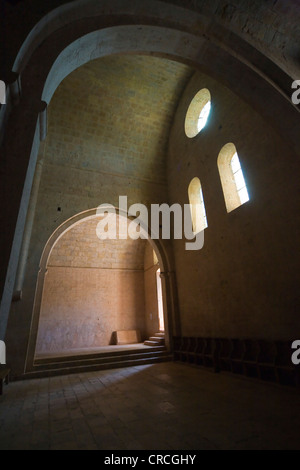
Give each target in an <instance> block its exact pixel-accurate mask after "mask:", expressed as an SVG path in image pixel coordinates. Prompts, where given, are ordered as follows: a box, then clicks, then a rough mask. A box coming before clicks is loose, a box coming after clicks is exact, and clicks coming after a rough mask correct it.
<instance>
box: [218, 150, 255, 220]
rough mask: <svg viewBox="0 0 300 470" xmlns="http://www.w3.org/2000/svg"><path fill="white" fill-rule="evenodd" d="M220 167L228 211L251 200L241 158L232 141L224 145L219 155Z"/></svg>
mask: <svg viewBox="0 0 300 470" xmlns="http://www.w3.org/2000/svg"><path fill="white" fill-rule="evenodd" d="M218 169H219V174H220V179H221V184H222V188H223V193H224V198H225V204H226V209H227V212H231V211H233V210H234V209H236V208H237V207H239V206H241V205H242V204H244V203H245V202H247V201H249V194H248V190H247V186H246V183H245V179H244V175H243V171H242V168H241V164H240V160H239V157H238V154H237V151H236V148H235V145H234V144H232V143H229V144H226V145H224V147H223V148H222V149H221V151H220V153H219V156H218Z"/></svg>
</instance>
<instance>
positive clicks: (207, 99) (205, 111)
mask: <svg viewBox="0 0 300 470" xmlns="http://www.w3.org/2000/svg"><path fill="white" fill-rule="evenodd" d="M210 108H211V96H210V92H209V90H208V89H207V88H202V90H200V91H198V93H197V94H196V95H195V96H194V98H193V99H192V101H191V102H190V105H189V107H188V110H187V113H186V117H185V123H184V129H185V134H186V136H187V137H190V138H192V137H195V136H196V135H197V134H199V132H200V131H201V130H202V129H203V128H204V127H205V125H206V122H207V119H208V116H209V113H210Z"/></svg>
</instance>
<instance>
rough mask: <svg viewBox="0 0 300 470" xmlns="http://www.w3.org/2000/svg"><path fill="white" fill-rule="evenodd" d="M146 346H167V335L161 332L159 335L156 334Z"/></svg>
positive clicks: (147, 341) (146, 342)
mask: <svg viewBox="0 0 300 470" xmlns="http://www.w3.org/2000/svg"><path fill="white" fill-rule="evenodd" d="M144 344H145V345H146V346H154V347H155V346H164V345H165V333H164V332H163V331H160V332H159V333H155V335H154V336H151V337H150V338H149V339H147V340H146V341H145V342H144Z"/></svg>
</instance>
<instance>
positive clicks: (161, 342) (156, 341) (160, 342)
mask: <svg viewBox="0 0 300 470" xmlns="http://www.w3.org/2000/svg"><path fill="white" fill-rule="evenodd" d="M149 341H154V342H155V343H158V344H164V342H165V338H161V337H159V336H151V337H150V338H149ZM144 344H145V343H144Z"/></svg>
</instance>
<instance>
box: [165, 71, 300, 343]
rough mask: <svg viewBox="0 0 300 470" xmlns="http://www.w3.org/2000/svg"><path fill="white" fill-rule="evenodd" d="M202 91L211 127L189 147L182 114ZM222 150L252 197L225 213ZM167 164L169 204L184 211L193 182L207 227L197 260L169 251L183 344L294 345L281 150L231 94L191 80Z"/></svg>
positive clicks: (293, 279)
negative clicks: (212, 340)
mask: <svg viewBox="0 0 300 470" xmlns="http://www.w3.org/2000/svg"><path fill="white" fill-rule="evenodd" d="M204 87H205V88H208V89H209V90H210V92H211V96H212V110H211V113H210V117H209V120H208V123H207V126H206V127H205V128H204V129H203V130H202V132H200V134H198V135H197V136H196V137H195V138H193V139H189V138H187V137H186V135H185V133H184V120H185V114H186V111H187V108H188V106H189V104H190V101H191V100H192V98H193V97H194V95H195V94H196V93H197V92H198V91H199V90H200V89H202V88H204ZM278 112H280V110H278ZM228 142H232V143H234V145H235V146H236V148H237V152H238V155H239V158H240V162H241V165H242V169H243V171H244V177H245V180H246V183H247V186H248V191H249V195H250V201H249V202H247V203H246V204H244V205H242V206H240V207H238V208H237V209H235V210H233V211H232V212H230V213H227V211H226V207H225V202H224V196H223V192H222V187H221V182H220V177H219V172H218V167H217V157H218V154H219V152H220V150H221V148H222V147H223V145H225V144H226V143H228ZM168 158H169V160H168V176H169V194H170V199H171V200H170V202H171V203H175V202H179V203H180V204H184V203H185V204H187V203H188V186H189V183H190V181H191V180H192V179H193V178H194V177H198V178H200V180H201V184H202V190H203V197H204V202H205V207H206V215H207V221H208V228H207V229H205V232H204V233H205V240H204V247H203V249H202V250H200V251H186V250H185V247H184V241H182V240H175V241H174V244H173V245H174V255H175V262H176V275H177V281H178V296H179V309H180V315H181V327H182V335H183V336H209V337H253V338H266V339H290V338H294V336H295V331H297V329H298V330H299V327H300V320H299V315H298V310H299V303H298V293H297V291H298V287H297V285H298V281H299V264H298V263H297V260H296V257H295V250H296V249H297V248H296V247H297V246H298V242H297V240H299V226H300V224H299V210H298V207H299V190H298V187H299V178H298V176H297V175H298V170H297V167H298V157H297V156H296V155H295V154H294V153H293V151H292V149H291V148H290V146H289V142H286V141H283V140H282V139H281V138H280V137H279V136H278V135H277V134H276V133H275V132H274V131H273V130H272V129H271V128H270V127H269V125H268V122H266V121H264V120H263V119H262V118H261V117H260V116H259V115H258V114H256V112H255V110H254V109H252V108H250V107H249V106H247V105H246V104H245V103H243V102H242V101H241V100H240V99H238V98H237V96H236V95H235V94H234V93H232V92H231V91H229V90H228V89H226V88H224V87H222V86H220V85H219V84H218V83H216V82H215V81H214V80H212V79H211V78H209V77H207V76H205V75H202V74H200V73H197V74H195V76H194V77H193V79H192V80H191V82H190V84H189V85H188V87H187V89H186V91H185V93H184V95H183V97H182V100H181V103H180V105H179V107H178V110H177V114H176V117H175V120H174V125H173V128H172V131H171V136H170V146H169V157H168ZM297 280H298V281H297Z"/></svg>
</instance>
